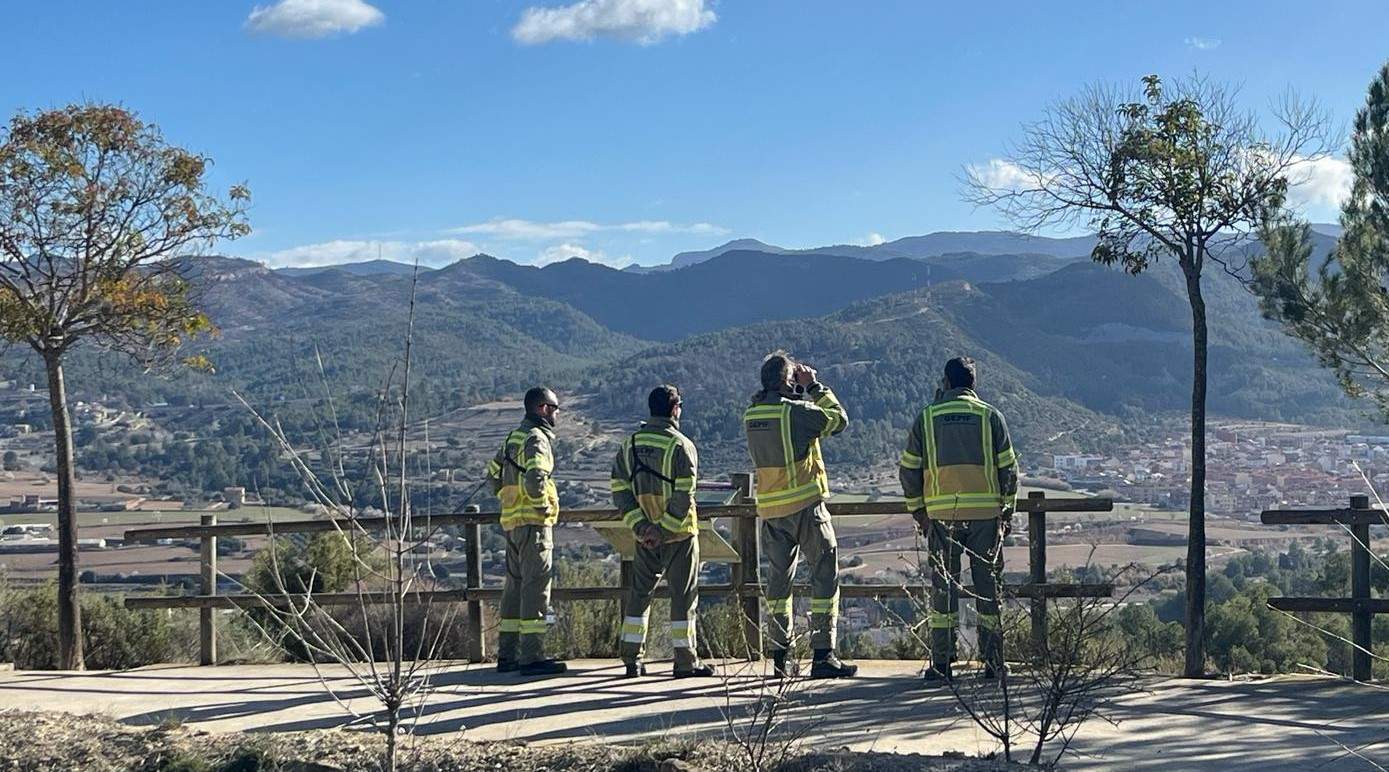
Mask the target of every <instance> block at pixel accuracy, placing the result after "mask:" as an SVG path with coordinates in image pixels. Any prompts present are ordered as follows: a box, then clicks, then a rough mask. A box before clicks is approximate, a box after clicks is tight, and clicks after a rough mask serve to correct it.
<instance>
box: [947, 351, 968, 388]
mask: <svg viewBox="0 0 1389 772" xmlns="http://www.w3.org/2000/svg"><path fill="white" fill-rule="evenodd" d="M945 382H946V383H948V384H950V388H952V389H972V388H974V360H973V359H970V358H969V357H955V358H954V359H952V360H950V361H949V362H946V363H945Z"/></svg>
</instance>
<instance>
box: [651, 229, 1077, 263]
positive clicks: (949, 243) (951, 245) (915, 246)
mask: <svg viewBox="0 0 1389 772" xmlns="http://www.w3.org/2000/svg"><path fill="white" fill-rule="evenodd" d="M1094 246H1095V237H1094V236H1075V237H1071V238H1060V239H1058V238H1049V237H1046V236H1031V235H1028V234H1025V233H1013V232H1011V231H939V232H936V233H928V234H926V235H924V236H906V237H904V238H900V239H897V240H895V241H888V242H884V243H882V244H875V245H873V246H863V245H860V244H834V245H830V246H824V247H813V248H810V249H787V248H786V247H779V246H776V245H774V244H767V243H765V242H762V241H758V240H757V239H735V240H733V241H730V242H728V243H726V244H722V245H720V246H717V247H714V248H713V249H705V250H701V251H696V252H681V253H680V254H678V255H676V256H675V257H673V258H671V261H670V262H669V263H668V264H666V265H663V266H656V267H655V268H653V269H651V270H671V269H674V268H684V267H686V266H691V265H696V264H698V263H702V262H704V261H707V260H712V259H713V258H716V257H719V256H720V255H724V254H727V253H729V252H765V253H769V254H777V255H837V256H839V257H856V258H858V259H860V260H893V259H897V258H908V259H915V260H920V259H923V258H928V257H940V256H942V255H950V254H962V253H973V254H976V255H1023V254H1027V255H1043V256H1046V257H1061V258H1075V257H1085V256H1087V255H1089V254H1090V250H1091V249H1093V248H1094Z"/></svg>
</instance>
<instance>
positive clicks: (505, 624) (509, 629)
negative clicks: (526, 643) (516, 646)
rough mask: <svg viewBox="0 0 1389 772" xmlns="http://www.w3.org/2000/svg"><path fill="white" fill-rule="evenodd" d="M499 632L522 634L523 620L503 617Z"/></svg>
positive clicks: (498, 625) (499, 624)
mask: <svg viewBox="0 0 1389 772" xmlns="http://www.w3.org/2000/svg"><path fill="white" fill-rule="evenodd" d="M497 632H501V633H519V632H521V620H519V619H508V618H506V617H502V620H501V622H499V623H498V624H497Z"/></svg>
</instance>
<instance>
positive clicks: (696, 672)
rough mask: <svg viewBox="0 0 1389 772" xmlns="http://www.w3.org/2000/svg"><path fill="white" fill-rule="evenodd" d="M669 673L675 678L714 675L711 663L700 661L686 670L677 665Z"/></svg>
mask: <svg viewBox="0 0 1389 772" xmlns="http://www.w3.org/2000/svg"><path fill="white" fill-rule="evenodd" d="M671 675H673V676H675V677H676V678H709V677H710V676H712V675H714V668H713V666H712V665H706V664H704V663H702V662H700V663H696V664H695V665H694V666H693V667H691V668H689V669H688V670H685V669H681V668H678V667H677V668H675V669H674V670H673V671H672V672H671Z"/></svg>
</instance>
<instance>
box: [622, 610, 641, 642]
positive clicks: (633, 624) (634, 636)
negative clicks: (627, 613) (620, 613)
mask: <svg viewBox="0 0 1389 772" xmlns="http://www.w3.org/2000/svg"><path fill="white" fill-rule="evenodd" d="M645 640H646V617H644V616H640V617H623V618H622V642H623V643H641V642H643V641H645Z"/></svg>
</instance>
